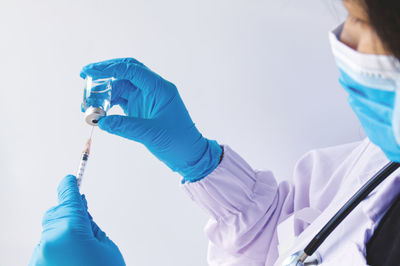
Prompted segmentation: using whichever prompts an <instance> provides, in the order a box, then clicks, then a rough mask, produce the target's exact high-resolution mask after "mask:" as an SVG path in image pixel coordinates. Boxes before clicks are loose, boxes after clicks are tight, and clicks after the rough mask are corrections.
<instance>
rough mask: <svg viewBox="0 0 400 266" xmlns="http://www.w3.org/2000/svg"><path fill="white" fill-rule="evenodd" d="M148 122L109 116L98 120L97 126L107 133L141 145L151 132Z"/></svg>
mask: <svg viewBox="0 0 400 266" xmlns="http://www.w3.org/2000/svg"><path fill="white" fill-rule="evenodd" d="M149 122H150V120H148V119H143V118H136V117H128V116H121V115H110V116H106V117H103V118H102V119H100V121H99V123H98V126H99V127H100V129H102V130H104V131H107V132H108V133H111V134H114V135H118V136H121V137H124V138H128V139H132V140H135V141H138V142H141V143H143V142H144V141H145V138H147V137H149V134H150V132H151V130H150V129H151V128H150V125H149ZM150 138H151V137H150Z"/></svg>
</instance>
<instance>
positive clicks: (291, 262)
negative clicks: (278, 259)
mask: <svg viewBox="0 0 400 266" xmlns="http://www.w3.org/2000/svg"><path fill="white" fill-rule="evenodd" d="M321 262H322V259H321V256H320V255H319V253H318V252H314V254H313V255H312V256H310V257H309V256H307V254H306V253H304V251H297V252H296V253H294V254H293V255H291V256H290V257H288V258H287V259H285V260H284V261H283V263H282V266H308V265H309V266H311V265H319V264H320V263H321Z"/></svg>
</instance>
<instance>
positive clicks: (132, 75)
mask: <svg viewBox="0 0 400 266" xmlns="http://www.w3.org/2000/svg"><path fill="white" fill-rule="evenodd" d="M86 76H91V77H92V78H93V79H100V78H110V77H114V78H115V80H114V81H113V83H112V93H111V94H112V99H111V105H116V104H117V105H120V106H121V107H122V109H123V110H124V112H125V114H126V116H119V115H110V116H107V117H104V118H102V119H100V121H99V123H98V125H99V127H100V128H101V129H103V130H105V131H107V132H109V133H112V134H116V135H119V136H122V137H124V138H128V139H131V140H134V141H138V142H140V143H142V144H144V145H145V146H146V147H147V148H148V149H149V150H150V151H151V152H152V153H153V154H154V155H155V156H156V157H157V158H158V159H160V160H161V161H163V162H164V163H165V164H166V165H167V166H168V167H169V168H171V169H172V170H173V171H176V172H178V173H180V174H181V175H182V176H183V178H184V179H185V180H186V181H191V182H193V181H197V180H200V179H202V178H203V177H205V176H207V175H208V174H209V173H211V172H212V171H213V170H214V169H215V168H216V167H217V166H218V164H219V161H220V157H221V153H222V148H221V147H220V146H219V145H218V143H217V142H216V141H214V140H208V139H206V138H204V137H203V136H202V135H201V134H200V132H199V131H198V130H197V128H196V126H195V124H194V123H193V122H192V119H191V118H190V116H189V113H188V111H187V110H186V107H185V105H184V103H183V101H182V99H181V97H180V96H179V93H178V90H177V88H176V87H175V85H174V84H172V83H171V82H169V81H167V80H165V79H163V78H162V77H160V76H159V75H157V74H156V73H154V72H152V71H151V70H150V69H148V68H147V67H146V66H144V65H143V64H142V63H140V62H138V61H137V60H135V59H133V58H123V59H112V60H108V61H103V62H99V63H94V64H89V65H87V66H85V67H84V68H83V69H82V71H81V77H82V78H85V77H86Z"/></svg>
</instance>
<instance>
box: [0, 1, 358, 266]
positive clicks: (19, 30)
mask: <svg viewBox="0 0 400 266" xmlns="http://www.w3.org/2000/svg"><path fill="white" fill-rule="evenodd" d="M335 2H339V0H332V1H317V0H303V1H291V0H283V1H272V0H263V1H261V0H198V1H195V0H171V1H166V0H158V1H157V0H113V1H94V0H91V1H86V0H85V1H66V0H63V1H53V0H37V1H29V0H25V1H14V0H13V1H12V0H3V1H1V3H0V33H1V37H0V38H1V39H0V40H1V42H0V48H1V49H0V60H1V63H0V75H1V85H0V87H1V103H0V148H1V149H0V216H1V217H0V265H2V266H3V265H4V266H9V265H11V266H14V265H27V263H28V261H29V258H30V255H31V253H32V250H33V248H34V246H35V245H36V244H37V242H38V241H39V239H40V234H41V219H42V215H43V213H44V212H45V211H46V209H48V208H49V207H51V206H52V205H55V204H56V188H57V184H58V182H59V181H60V180H61V178H62V177H63V176H65V175H66V174H68V173H72V174H74V173H75V171H76V168H77V166H78V161H79V157H80V153H81V150H82V148H83V144H84V142H85V140H86V138H87V136H88V134H89V131H90V128H89V126H87V125H86V124H85V123H84V121H83V116H82V114H81V113H80V103H81V97H82V87H83V82H82V80H81V79H80V78H79V71H80V69H81V67H82V66H83V65H85V64H87V63H91V62H95V61H99V60H104V59H110V58H115V57H135V58H137V59H138V60H140V61H142V62H143V63H145V64H146V65H147V66H148V67H150V68H152V69H153V70H154V71H156V72H158V73H159V74H161V75H162V76H164V77H165V78H166V79H168V80H170V81H172V82H174V83H175V84H176V85H177V86H178V88H179V90H180V92H181V95H182V98H183V100H184V101H185V103H186V105H187V106H188V109H189V112H190V113H191V115H192V118H193V120H194V121H195V122H196V124H197V126H198V128H199V129H200V131H201V132H202V133H203V134H204V135H205V136H207V137H208V138H211V139H216V140H218V141H219V142H220V143H225V144H229V145H230V146H231V147H232V148H233V149H234V150H236V151H237V152H238V153H239V154H241V155H242V156H243V157H244V158H245V159H246V160H247V161H248V162H249V163H250V164H251V165H252V166H253V167H254V168H269V169H272V170H273V171H274V172H275V174H276V176H277V178H278V179H279V180H283V179H288V178H291V173H292V170H293V167H294V164H295V161H296V159H298V158H299V156H301V155H302V154H303V153H304V152H306V151H308V150H310V149H313V148H318V147H324V146H329V145H336V144H341V143H345V142H351V141H354V140H358V139H360V138H361V137H362V136H363V133H362V132H361V129H360V126H359V123H358V121H357V119H356V117H355V115H353V113H352V111H351V109H350V107H349V106H348V105H347V102H346V94H345V92H344V91H343V90H342V88H341V87H340V86H339V84H338V82H337V77H338V71H337V70H336V67H335V64H334V61H333V58H332V56H331V53H330V48H329V43H328V38H327V37H328V35H327V33H328V31H329V30H330V29H331V28H333V27H334V26H335V25H336V24H338V23H339V22H341V20H342V19H343V17H344V14H343V12H342V11H341V9H340V8H339V7H337V3H335ZM179 181H180V177H179V176H178V175H177V174H175V173H172V172H171V171H170V170H169V169H168V168H167V167H166V166H164V165H163V164H162V163H161V162H159V161H158V160H157V159H156V158H154V157H153V156H152V155H151V154H150V153H149V152H148V151H147V150H146V149H145V148H144V147H142V146H141V145H140V144H137V143H134V142H132V141H128V140H124V139H121V138H118V137H116V136H112V135H108V134H106V133H104V132H101V131H100V130H96V131H95V136H94V147H93V150H92V157H91V159H90V162H89V165H88V169H87V172H86V176H85V180H84V183H83V192H84V193H86V195H87V199H88V202H89V209H90V211H91V213H92V215H93V216H94V218H95V220H96V221H97V223H98V224H99V225H100V226H101V227H102V229H103V230H104V231H106V232H107V233H108V234H109V236H110V237H111V238H112V239H113V240H114V241H115V242H116V243H117V244H118V246H119V247H120V249H121V251H122V253H123V255H124V257H125V260H126V262H127V265H174V266H176V265H191V266H200V265H206V253H207V239H206V237H205V236H204V235H203V232H202V229H203V226H204V224H205V222H206V220H207V216H206V215H205V214H204V213H203V211H202V210H201V209H199V208H198V207H197V206H196V205H195V204H194V203H193V202H191V201H190V199H189V198H187V197H186V195H185V194H184V193H183V192H182V191H181V190H180V187H179Z"/></svg>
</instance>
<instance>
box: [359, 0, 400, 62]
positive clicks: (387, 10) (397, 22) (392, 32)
mask: <svg viewBox="0 0 400 266" xmlns="http://www.w3.org/2000/svg"><path fill="white" fill-rule="evenodd" d="M362 2H364V5H365V8H366V12H367V14H368V17H369V20H370V23H371V25H372V27H373V28H374V29H375V31H376V33H377V34H378V36H379V38H380V39H381V40H382V42H383V45H384V46H385V48H386V49H387V50H388V51H390V52H392V53H393V55H394V56H395V57H397V58H398V59H400V0H362Z"/></svg>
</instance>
